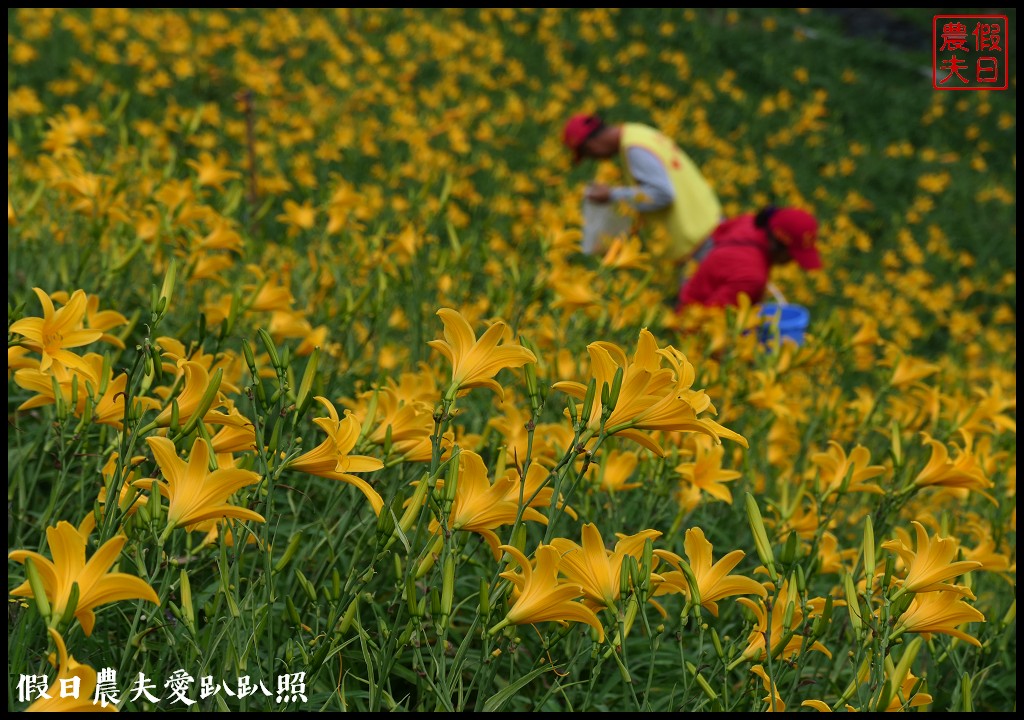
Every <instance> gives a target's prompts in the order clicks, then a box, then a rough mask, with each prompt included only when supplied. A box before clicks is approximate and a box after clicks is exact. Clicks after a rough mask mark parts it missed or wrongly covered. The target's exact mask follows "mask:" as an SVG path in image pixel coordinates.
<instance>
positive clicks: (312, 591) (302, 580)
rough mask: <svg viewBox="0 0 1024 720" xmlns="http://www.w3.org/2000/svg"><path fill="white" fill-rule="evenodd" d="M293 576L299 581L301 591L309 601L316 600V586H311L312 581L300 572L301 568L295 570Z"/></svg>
mask: <svg viewBox="0 0 1024 720" xmlns="http://www.w3.org/2000/svg"><path fill="white" fill-rule="evenodd" d="M295 578H296V579H297V580H298V581H299V585H300V586H301V587H302V590H303V592H305V593H306V596H307V597H308V598H309V599H310V601H311V602H313V603H315V602H316V588H314V587H313V583H311V582H310V581H309V580H307V579H306V576H305V575H303V574H302V571H301V570H296V571H295Z"/></svg>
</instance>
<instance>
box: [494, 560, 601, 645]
mask: <svg viewBox="0 0 1024 720" xmlns="http://www.w3.org/2000/svg"><path fill="white" fill-rule="evenodd" d="M500 549H501V550H504V551H505V552H507V553H508V554H509V555H511V556H512V559H513V560H515V562H516V563H518V564H519V567H520V568H521V569H522V573H517V572H514V571H511V570H506V571H505V572H503V573H501V577H503V578H505V579H506V580H508V581H510V582H511V583H512V584H513V585H514V586H515V589H516V598H515V600H514V601H513V603H512V607H511V608H509V611H508V613H506V615H505V618H504V620H502V621H501V622H500V623H498V624H497V625H495V626H494V627H493V628H491V630H490V632H492V633H494V632H497V631H498V630H500V629H501V628H503V627H505V626H506V625H509V624H513V625H526V624H533V623H539V622H546V621H549V620H553V621H555V622H557V623H561V624H562V625H568V624H569V621H573V622H582V623H586V624H587V625H590V626H591V627H592V628H594V629H595V630H596V631H597V636H598V642H604V628H603V627H602V626H601V621H600V620H598V618H597V615H595V614H594V611H593V610H591V609H590V608H588V607H587V606H586V605H584V604H583V603H581V602H576V601H577V600H579V599H580V598H581V597H583V588H582V587H580V586H579V585H577V584H575V583H570V582H561V581H559V579H558V550H556V549H555V548H554V547H552V546H551V545H540V546H539V547H538V548H537V553H536V558H537V561H536V566H532V565H531V564H530V561H529V560H527V559H526V556H525V555H523V553H522V552H520V551H519V550H518V549H517V548H515V547H514V546H512V545H502V546H500Z"/></svg>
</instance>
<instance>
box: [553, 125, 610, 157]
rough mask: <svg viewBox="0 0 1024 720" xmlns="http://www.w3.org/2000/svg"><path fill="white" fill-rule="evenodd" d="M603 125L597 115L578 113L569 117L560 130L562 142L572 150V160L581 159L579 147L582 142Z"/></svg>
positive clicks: (581, 154)
mask: <svg viewBox="0 0 1024 720" xmlns="http://www.w3.org/2000/svg"><path fill="white" fill-rule="evenodd" d="M602 127H604V121H603V120H601V118H600V117H598V116H597V115H587V114H586V113H579V114H576V115H573V116H572V117H571V118H569V120H568V122H566V123H565V128H564V129H563V130H562V142H563V143H565V146H566V147H567V148H569V149H570V150H572V161H573V162H574V163H578V162H579V161H580V160H581V159H583V153H582V152H581V148H582V147H583V143H585V142H586V141H587V140H589V139H590V137H591V136H592V135H593V134H594V133H596V132H597V131H598V130H600V129H601V128H602Z"/></svg>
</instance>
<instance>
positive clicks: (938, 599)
mask: <svg viewBox="0 0 1024 720" xmlns="http://www.w3.org/2000/svg"><path fill="white" fill-rule="evenodd" d="M970 622H986V620H985V615H984V614H983V613H982V612H981V611H980V610H978V609H977V608H975V607H972V606H971V605H968V604H967V602H966V601H965V600H964V599H963V597H962V596H961V593H959V592H956V591H952V590H938V591H936V592H923V593H918V594H916V595H914V599H913V601H912V602H911V603H910V607H908V608H907V611H906V612H905V613H903V614H902V615H900V617H899V619H898V620H897V621H896V626H895V628H894V636H895V635H899V634H901V633H920V634H921V636H922V637H923V638H924V639H925V640H928V639H929V638H930V637H931V635H932V633H940V634H944V635H952V636H953V637H955V638H960V639H961V640H963V641H964V642H967V643H970V644H971V645H974V646H975V647H981V641H979V640H978V639H977V638H976V637H974V636H973V635H969V634H968V633H966V632H964V631H963V630H959V629H957V628H958V627H959V626H960V625H963V624H965V623H970Z"/></svg>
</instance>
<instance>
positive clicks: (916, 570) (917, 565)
mask: <svg viewBox="0 0 1024 720" xmlns="http://www.w3.org/2000/svg"><path fill="white" fill-rule="evenodd" d="M911 524H912V525H913V526H914V528H915V529H916V530H917V552H915V551H913V550H911V549H910V548H909V547H907V545H906V544H904V543H903V541H902V540H887V541H886V542H884V543H882V547H883V548H885V549H886V550H891V551H892V552H894V553H896V554H897V555H899V556H900V559H901V560H903V564H904V565H905V566H906V568H907V575H906V577H905V578H903V579H902V580H899V579H896V578H894V582H897V583H901V587H900V589H899V590H898V591H897V593H896V595H895V596H894V598H893V599H895V597H898V596H900V595H903V594H904V593H908V592H912V593H927V592H934V591H936V590H949V591H951V592H954V593H957V594H960V595H967V596H969V597H973V593H971V591H970V589H968V588H966V587H962V586H960V585H953V584H951V583H948V582H946V581H947V580H952V579H953V578H955V577H959V576H960V575H963V574H964V573H966V572H970V571H971V570H976V569H977V568H980V567H981V563H980V562H977V561H975V560H961V561H959V562H953V559H954V558H955V557H956V555H957V551H958V550H959V548H960V543H959V542H958V541H957V540H956V539H955V538H943V537H939V535H938V534H937V533H936V534H935V535H934V536H933V537H931V538H929V537H928V531H927V530H925V528H924V525H922V524H921V523H919V522H918V521H917V520H912V521H911Z"/></svg>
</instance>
